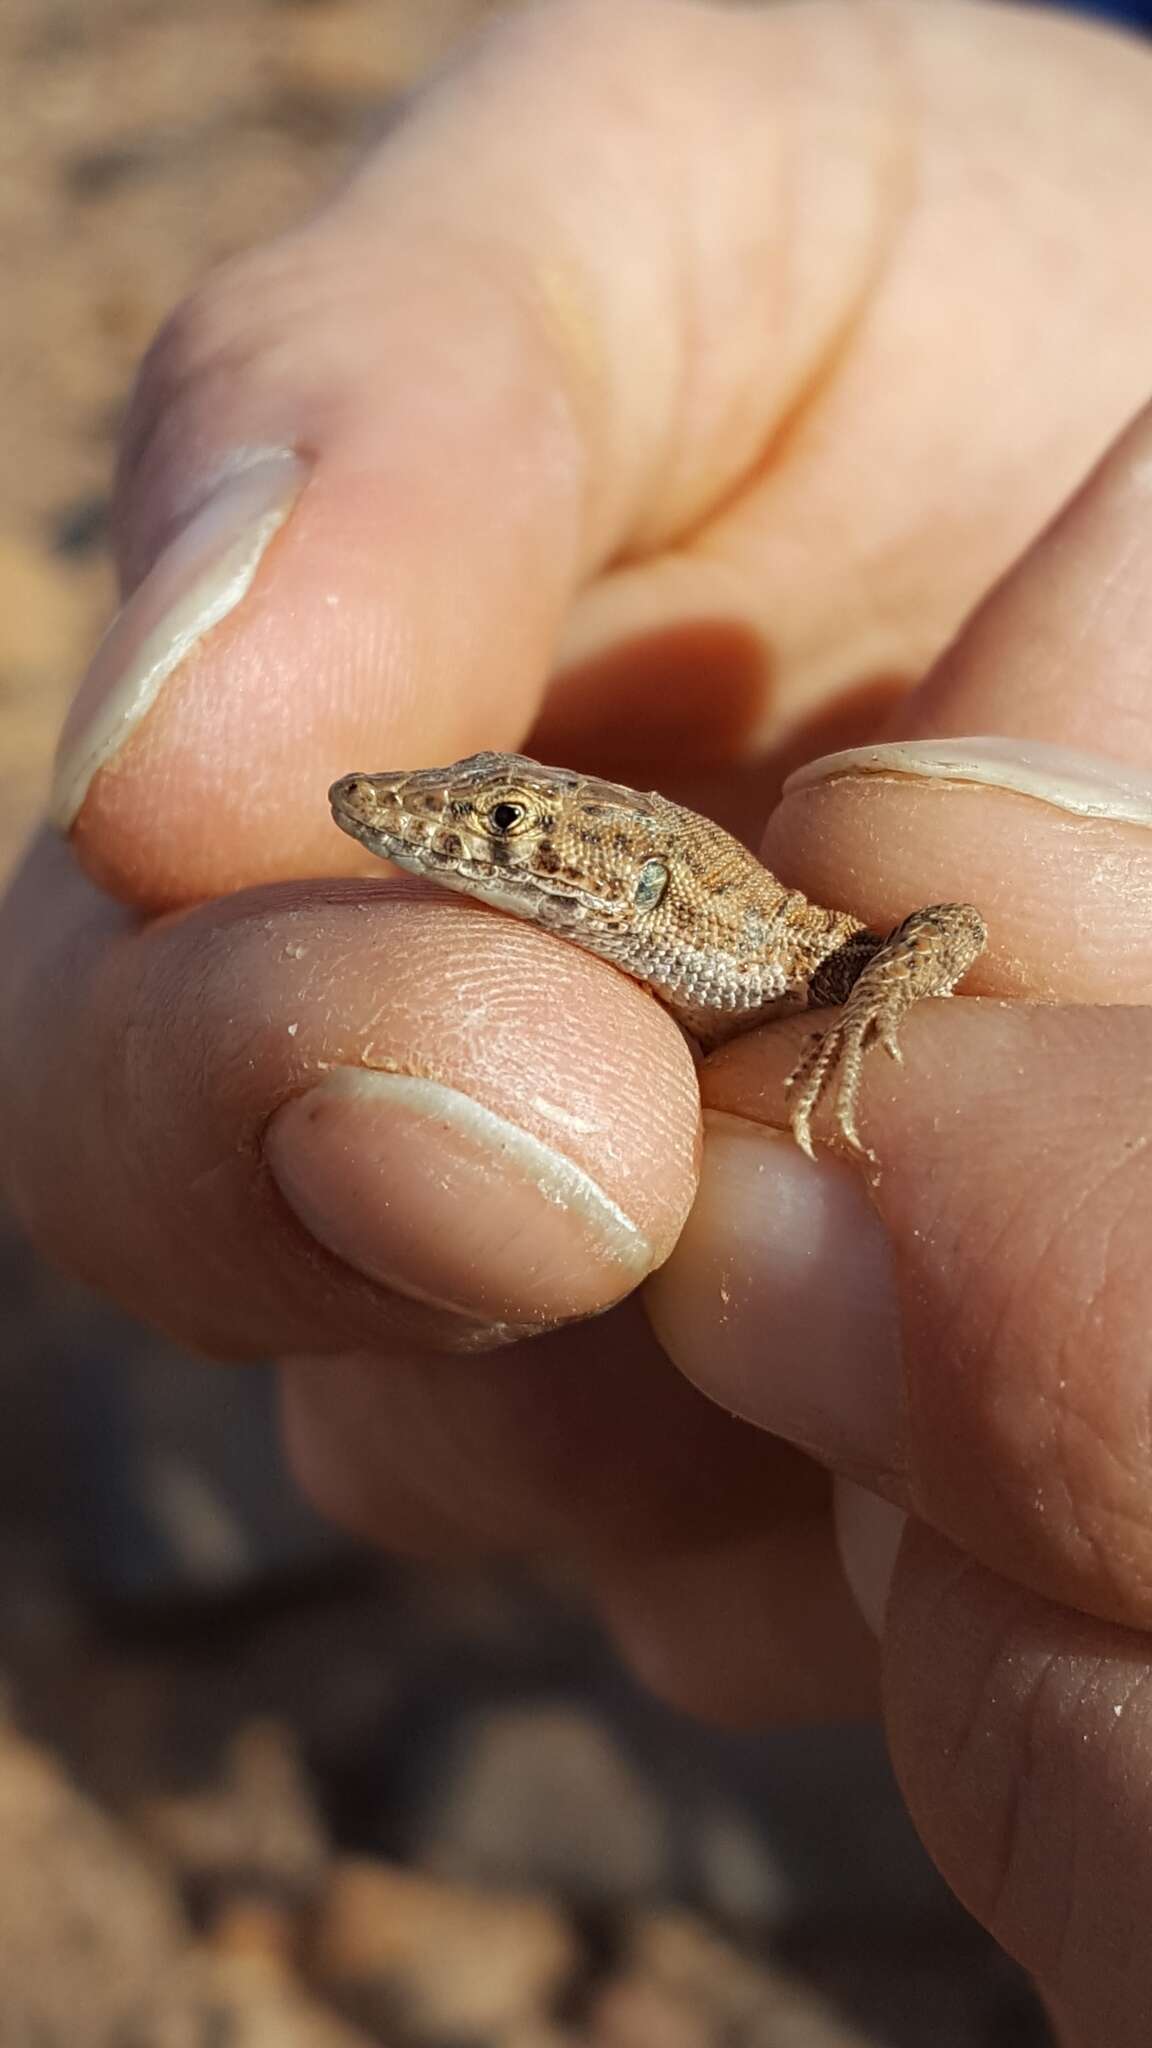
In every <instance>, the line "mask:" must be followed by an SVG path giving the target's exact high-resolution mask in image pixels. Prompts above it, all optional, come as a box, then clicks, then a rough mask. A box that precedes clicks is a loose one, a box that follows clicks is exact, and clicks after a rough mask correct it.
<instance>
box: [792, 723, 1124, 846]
mask: <svg viewBox="0 0 1152 2048" xmlns="http://www.w3.org/2000/svg"><path fill="white" fill-rule="evenodd" d="M867 775H876V776H881V777H886V776H887V777H907V778H910V779H912V780H918V781H924V782H938V783H948V782H976V783H984V784H985V785H986V786H987V787H988V788H991V789H1007V790H1012V791H1014V792H1015V793H1016V794H1017V795H1020V796H1030V797H1035V798H1036V799H1037V801H1038V802H1040V803H1046V804H1050V805H1052V806H1053V807H1054V808H1055V809H1057V810H1061V811H1071V812H1073V813H1075V814H1076V815H1077V816H1079V817H1085V818H1109V819H1112V820H1114V821H1115V822H1117V823H1122V824H1131V825H1145V826H1148V825H1152V780H1149V778H1148V777H1147V776H1146V775H1142V774H1140V772H1139V771H1138V770H1136V769H1129V768H1126V767H1125V766H1124V764H1123V763H1122V762H1120V761H1111V760H1108V759H1106V758H1105V757H1104V756H1103V755H1095V754H1082V753H1079V752H1077V751H1076V749H1075V748H1073V747H1060V746H1056V745H1054V744H1052V743H1050V742H1048V741H1045V740H1013V739H1005V738H1002V737H1000V736H999V735H996V734H990V735H986V736H981V737H978V738H975V739H951V740H908V741H904V742H894V743H893V744H891V745H888V746H877V747H852V748H849V749H847V750H846V751H845V752H844V753H840V754H825V755H824V756H823V757H822V758H821V759H820V760H818V761H808V762H806V763H805V765H804V767H803V768H798V769H797V771H796V773H795V774H794V775H790V776H789V778H788V780H787V782H786V783H785V784H784V794H785V795H786V796H791V795H792V794H794V792H795V791H797V790H801V789H812V788H815V787H816V785H817V784H819V783H821V782H833V781H836V780H838V779H839V778H841V777H858V776H867Z"/></svg>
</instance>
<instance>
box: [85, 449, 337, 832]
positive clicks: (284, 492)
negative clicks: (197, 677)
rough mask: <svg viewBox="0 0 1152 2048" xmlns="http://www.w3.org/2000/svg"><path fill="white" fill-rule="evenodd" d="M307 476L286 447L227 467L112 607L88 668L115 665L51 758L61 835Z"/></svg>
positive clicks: (238, 592)
mask: <svg viewBox="0 0 1152 2048" xmlns="http://www.w3.org/2000/svg"><path fill="white" fill-rule="evenodd" d="M307 473H308V472H307V468H306V465H305V464H304V463H303V462H301V461H300V459H299V457H297V456H295V455H293V454H292V453H290V452H289V451H283V452H281V453H277V454H268V455H263V456H261V457H260V458H259V459H258V460H256V461H254V462H252V463H250V464H249V465H247V466H246V467H245V468H242V469H235V468H233V469H231V470H230V471H228V473H227V474H226V475H225V476H224V478H223V479H222V480H221V482H220V483H219V484H218V485H217V487H216V489H215V490H214V491H213V493H212V495H211V497H210V498H208V499H207V500H206V501H205V502H204V503H203V504H202V505H201V506H200V508H199V510H198V511H197V512H196V514H195V516H194V517H193V518H192V519H191V520H190V521H189V523H188V525H187V526H186V527H185V528H184V529H183V531H182V532H181V533H179V534H178V535H177V536H176V538H175V540H174V541H173V542H172V544H171V546H170V547H169V548H168V549H166V550H165V553H164V554H163V555H162V556H161V557H160V559H159V561H157V563H156V564H155V566H154V567H153V569H152V570H151V571H150V573H149V574H148V576H147V577H146V578H145V580H144V582H143V583H142V584H141V585H140V588H139V589H138V590H136V591H134V592H133V595H132V596H131V598H130V599H129V600H128V602H127V604H126V605H125V606H124V607H123V608H122V610H121V611H119V612H118V613H117V615H116V617H115V618H114V619H113V621H112V623H111V625H110V626H109V628H108V630H107V632H106V633H105V635H104V638H103V640H102V641H101V643H100V646H99V647H98V649H97V651H96V654H95V656H94V659H93V663H92V667H93V669H94V670H95V669H97V668H98V667H100V666H102V665H104V664H107V665H108V666H109V667H111V668H113V669H115V666H116V664H117V661H118V660H122V661H123V667H122V669H121V672H120V674H119V676H118V678H117V679H116V680H114V681H112V683H111V684H110V687H108V688H107V690H106V691H105V692H104V694H103V695H102V696H101V697H100V699H99V702H98V704H97V707H96V710H95V712H94V714H93V716H92V718H91V719H90V720H89V722H88V724H87V725H86V726H84V727H83V728H82V729H81V730H80V731H79V732H77V733H76V734H74V735H72V734H68V733H67V732H66V736H65V744H63V745H62V746H61V750H60V753H59V756H58V758H57V764H56V772H55V778H54V781H53V788H52V797H51V801H50V805H49V815H50V817H51V820H52V822H53V824H54V825H56V826H57V827H58V828H59V830H60V831H62V832H67V831H69V830H70V829H71V827H72V825H73V824H74V823H75V820H76V817H77V815H78V813H79V811H80V808H81V806H82V804H83V802H84V799H85V797H86V796H87V794H88V790H89V788H90V786H91V783H92V778H93V776H94V775H95V774H96V773H97V772H98V770H99V769H101V768H103V767H105V766H106V765H107V763H108V762H109V761H111V760H112V759H113V758H114V756H115V755H116V754H117V753H118V752H119V750H120V748H121V747H122V746H123V745H124V742H125V741H126V740H127V739H128V738H130V736H131V735H132V733H134V732H135V731H136V729H137V727H138V726H139V724H140V722H141V720H142V719H143V718H145V717H146V716H147V714H148V712H149V711H150V710H151V709H152V706H153V705H154V704H155V702H156V700H157V698H158V697H159V695H160V692H161V690H162V689H163V687H164V685H165V683H166V682H167V681H168V679H169V677H171V676H172V675H173V674H174V673H175V671H176V670H177V669H178V668H179V667H180V664H181V663H182V662H183V661H184V660H185V659H186V658H187V656H188V655H189V654H190V653H191V651H192V649H193V648H194V647H195V646H196V645H197V644H198V642H199V641H201V640H202V639H203V638H204V636H205V634H206V633H209V632H210V631H211V630H212V628H213V627H214V626H217V625H219V624H220V622H221V620H222V619H225V618H227V616H228V614H229V612H232V611H234V610H235V609H236V606H237V605H238V604H240V603H241V601H242V600H243V599H244V598H245V597H246V596H247V594H248V591H249V590H250V589H251V587H252V583H253V580H254V578H255V576H256V571H257V570H258V568H259V566H260V563H261V561H262V559H263V556H264V554H265V551H266V550H267V547H268V544H269V542H270V541H271V540H272V538H273V536H274V535H275V534H276V533H278V532H279V530H280V528H281V527H282V526H283V524H284V522H285V520H286V519H287V517H288V514H289V512H290V511H291V510H292V507H293V505H294V504H295V502H296V499H297V498H298V497H299V494H300V491H301V489H302V487H303V484H304V482H305V479H306V477H307ZM170 585H172V586H174V594H172V595H169V591H168V586H170ZM122 650H123V651H122Z"/></svg>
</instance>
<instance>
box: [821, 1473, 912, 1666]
mask: <svg viewBox="0 0 1152 2048" xmlns="http://www.w3.org/2000/svg"><path fill="white" fill-rule="evenodd" d="M832 1510H833V1520H834V1524H835V1530H836V1547H837V1549H838V1550H839V1552H840V1565H841V1569H842V1570H843V1573H844V1577H845V1578H846V1580H847V1581H848V1590H849V1592H850V1593H851V1595H852V1598H853V1599H854V1600H855V1602H856V1605H857V1607H858V1608H859V1609H860V1612H861V1614H862V1615H863V1617H864V1619H865V1621H866V1622H867V1624H868V1626H869V1628H870V1629H871V1631H872V1633H873V1635H874V1636H876V1637H877V1639H882V1638H883V1635H884V1623H885V1618H886V1615H887V1608H888V1595H889V1593H890V1591H891V1588H892V1576H893V1573H894V1572H895V1570H896V1559H897V1556H898V1555H899V1551H900V1544H901V1542H902V1540H903V1536H904V1529H905V1525H906V1523H907V1520H908V1517H907V1516H906V1515H905V1514H903V1513H902V1512H901V1510H900V1509H899V1508H897V1507H893V1505H892V1503H891V1501H887V1500H881V1499H880V1497H879V1495H878V1494H875V1493H868V1492H866V1491H865V1489H864V1487H862V1486H857V1485H856V1484H855V1483H854V1481H852V1480H850V1479H837V1481H836V1483H835V1486H834V1487H833V1492H832Z"/></svg>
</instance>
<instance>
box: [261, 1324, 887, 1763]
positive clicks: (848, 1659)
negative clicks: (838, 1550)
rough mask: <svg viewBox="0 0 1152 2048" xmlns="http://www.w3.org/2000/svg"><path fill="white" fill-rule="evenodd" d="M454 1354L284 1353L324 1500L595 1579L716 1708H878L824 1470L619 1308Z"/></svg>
mask: <svg viewBox="0 0 1152 2048" xmlns="http://www.w3.org/2000/svg"><path fill="white" fill-rule="evenodd" d="M588 1334H589V1333H588V1332H586V1331H567V1332H562V1333H557V1334H555V1335H552V1336H547V1337H543V1338H541V1339H539V1340H538V1341H537V1342H535V1343H534V1344H533V1346H532V1350H531V1356H530V1357H525V1356H524V1355H523V1354H522V1353H520V1352H517V1351H509V1352H505V1353H502V1354H499V1355H489V1356H486V1357H483V1358H468V1359H464V1360H461V1359H455V1360H454V1359H450V1358H445V1357H443V1356H439V1357H438V1356H436V1355H435V1354H434V1353H430V1352H422V1353H421V1352H412V1351H405V1350H404V1349H403V1348H399V1349H394V1350H393V1351H392V1352H391V1353H390V1355H389V1356H388V1357H387V1358H380V1357H368V1356H363V1357H359V1358H343V1359H332V1358H326V1359H318V1360H307V1359H294V1360H292V1361H290V1362H289V1364H288V1365H287V1366H286V1368H285V1371H284V1417H285V1427H286V1441H287V1446H288V1450H289V1453H290V1456H291V1457H292V1461H293V1465H294V1469H295V1472H296V1476H297V1478H298V1479H299V1481H300V1482H301V1484H302V1485H303V1486H304V1488H305V1490H306V1491H307V1492H308V1493H309V1495H310V1496H311V1498H312V1499H313V1501H314V1502H315V1503H316V1505H317V1506H318V1507H319V1508H320V1509H321V1511H322V1512H323V1513H325V1514H326V1515H328V1516H329V1517H331V1518H332V1519H333V1520H336V1521H338V1522H341V1523H344V1524H345V1525H347V1526H350V1527H351V1528H353V1529H354V1530H355V1531H356V1532H357V1534H359V1535H360V1536H362V1537H367V1538H368V1539H369V1540H370V1541H371V1542H373V1543H377V1544H381V1545H383V1546H384V1547H386V1548H387V1549H389V1550H392V1551H400V1552H413V1551H415V1552H417V1553H419V1554H422V1555H427V1554H429V1553H433V1554H436V1555H441V1556H443V1555H450V1556H451V1555H460V1554H465V1555H466V1554H470V1553H472V1554H474V1553H475V1551H476V1550H477V1548H484V1549H496V1550H505V1551H507V1550H516V1551H525V1550H527V1551H531V1552H534V1553H537V1554H545V1555H548V1556H551V1557H554V1558H560V1559H563V1560H565V1561H566V1562H567V1563H568V1564H569V1565H571V1566H572V1567H574V1568H575V1569H576V1570H577V1571H578V1572H579V1574H580V1576H581V1577H582V1579H583V1580H584V1581H585V1583H586V1584H587V1585H588V1586H589V1587H590V1589H591V1591H592V1593H593V1595H594V1597H595V1599H596V1601H597V1604H598V1606H599V1609H600V1612H601V1613H602V1615H603V1617H604V1619H605V1620H606V1622H607V1624H608V1626H609V1627H610V1628H611V1630H612V1631H613V1633H614V1635H615V1637H616V1639H617V1642H618V1643H619V1645H620V1647H621V1649H622V1651H623V1654H624V1656H625V1657H626V1658H627V1660H628V1661H629V1663H630V1664H631V1665H632V1668H633V1669H634V1670H635V1671H636V1673H637V1675H638V1676H639V1677H640V1678H641V1679H642V1680H643V1681H644V1683H645V1684H646V1685H648V1686H649V1687H650V1688H651V1689H652V1690H654V1691H656V1692H658V1693H659V1694H660V1695H661V1696H662V1697H663V1698H665V1699H667V1700H669V1701H671V1702H672V1703H673V1704H675V1705H676V1706H678V1707H679V1708H680V1709H681V1710H684V1711H691V1712H695V1713H698V1714H702V1715H704V1716H706V1717H707V1718H709V1719H712V1720H723V1721H728V1722H733V1723H738V1722H743V1723H749V1722H760V1723H763V1722H764V1721H765V1720H780V1719H798V1718H810V1717H811V1716H812V1715H818V1716H822V1717H833V1718H843V1717H844V1716H845V1715H847V1714H854V1713H865V1712H874V1711H875V1707H876V1701H877V1656H876V1649H875V1643H874V1641H873V1640H872V1639H871V1638H870V1637H869V1635H868V1633H867V1631H866V1630H865V1628H864V1626H863V1624H862V1623H861V1621H860V1619H859V1616H858V1615H857V1614H856V1613H855V1611H854V1609H853V1608H852V1605H851V1602H850V1600H849V1598H848V1595H847V1592H846V1589H845V1587H844V1584H843V1580H842V1578H841V1576H840V1573H839V1570H838V1568H837V1564H836V1558H835V1554H834V1548H833V1543H832V1537H831V1527H830V1522H829V1518H828V1515H827V1510H826V1497H827V1481H826V1479H825V1478H824V1476H823V1474H821V1473H819V1472H818V1471H817V1469H816V1467H814V1466H813V1465H812V1464H811V1463H810V1462H809V1461H808V1460H807V1459H803V1458H798V1457H796V1456H795V1454H794V1453H792V1452H790V1451H788V1450H787V1449H786V1448H785V1447H784V1446H782V1445H780V1444H776V1443H773V1441H772V1440H771V1439H770V1438H769V1437H767V1436H765V1435H764V1434H763V1433H762V1432H759V1431H756V1430H751V1429H748V1428H747V1427H746V1426H745V1425H744V1424H741V1423H739V1422H737V1421H735V1420H734V1419H733V1418H732V1417H731V1416H728V1415H724V1414H723V1413H722V1412H721V1411H720V1409H718V1408H717V1407H716V1406H715V1405H714V1404H712V1403H711V1402H708V1401H706V1400H705V1399H704V1398H703V1396H702V1395H700V1394H698V1393H696V1391H695V1390H694V1389H693V1388H691V1387H689V1385H688V1383H687V1381H685V1380H684V1379H682V1378H681V1377H680V1376H679V1375H678V1374H675V1373H671V1372H669V1370H668V1365H667V1361H666V1359H664V1357H663V1355H662V1353H661V1352H660V1350H659V1349H658V1347H657V1345H656V1344H655V1342H654V1340H653V1338H652V1336H651V1334H650V1332H648V1331H647V1330H646V1328H645V1326H644V1323H643V1319H642V1317H641V1316H640V1314H639V1311H638V1309H637V1308H636V1307H635V1306H634V1305H630V1306H626V1307H625V1308H623V1309H621V1310H618V1311H616V1312H615V1313H614V1314H613V1315H611V1316H609V1317H607V1318H606V1319H605V1320H604V1321H603V1322H602V1323H601V1324H599V1325H598V1327H597V1331H596V1340H595V1342H594V1343H592V1344H589V1343H588V1341H587V1338H588Z"/></svg>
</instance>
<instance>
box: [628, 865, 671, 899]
mask: <svg viewBox="0 0 1152 2048" xmlns="http://www.w3.org/2000/svg"><path fill="white" fill-rule="evenodd" d="M667 887H668V870H667V868H666V867H665V865H664V863H663V861H662V860H646V861H645V863H644V865H643V867H642V868H641V870H640V873H639V874H638V876H637V877H636V887H635V888H634V889H633V891H632V901H633V903H634V904H635V905H636V908H637V910H655V908H656V905H657V904H658V903H659V901H660V898H661V897H662V895H663V894H664V891H665V889H666V888H667Z"/></svg>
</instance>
